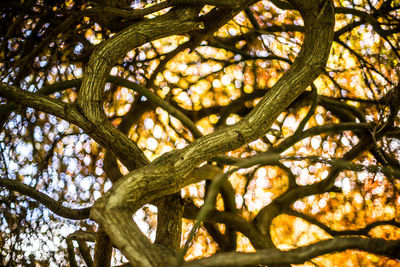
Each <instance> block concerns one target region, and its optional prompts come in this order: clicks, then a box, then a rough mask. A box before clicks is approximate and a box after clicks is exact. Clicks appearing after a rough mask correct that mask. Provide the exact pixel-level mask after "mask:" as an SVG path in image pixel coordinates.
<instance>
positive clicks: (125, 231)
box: [80, 1, 334, 266]
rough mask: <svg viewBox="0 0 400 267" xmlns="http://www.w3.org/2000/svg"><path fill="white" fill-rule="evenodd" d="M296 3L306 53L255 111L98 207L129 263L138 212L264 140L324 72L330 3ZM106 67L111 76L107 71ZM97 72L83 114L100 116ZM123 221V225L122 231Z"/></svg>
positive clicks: (162, 162)
mask: <svg viewBox="0 0 400 267" xmlns="http://www.w3.org/2000/svg"><path fill="white" fill-rule="evenodd" d="M293 2H294V4H295V5H296V6H299V7H301V8H303V9H302V10H301V14H302V16H303V19H304V20H305V39H304V43H303V46H302V49H301V51H300V53H299V55H298V57H297V59H296V61H295V62H294V64H293V65H292V68H291V69H290V70H289V71H288V72H287V73H285V74H284V75H283V76H282V78H281V79H280V80H279V81H278V82H277V83H276V84H275V85H274V86H273V87H272V88H271V89H270V90H269V91H268V92H267V94H266V96H265V97H264V98H263V99H262V100H261V101H260V102H259V103H258V105H257V106H256V107H255V108H254V109H253V111H252V112H250V113H249V114H248V115H247V116H246V117H245V118H244V119H243V120H242V121H240V122H239V123H237V124H235V125H233V126H230V127H227V128H225V129H223V130H220V131H217V132H214V133H213V134H210V135H208V136H204V137H202V138H199V139H197V140H196V141H194V142H193V143H191V144H190V145H188V146H187V147H185V148H184V149H181V150H175V151H172V152H170V153H166V154H164V155H162V156H161V157H159V158H158V159H157V160H155V161H154V162H153V163H152V164H151V165H149V166H145V167H143V168H140V169H138V170H135V171H133V172H131V173H130V174H128V175H126V176H125V177H123V178H121V179H120V180H119V181H118V182H117V183H115V185H114V187H113V188H112V189H111V190H110V191H108V192H107V194H106V195H105V196H104V197H103V198H101V199H99V200H98V201H97V202H96V204H95V208H94V209H92V212H91V217H92V218H93V219H95V220H96V221H97V222H98V223H99V224H101V225H102V226H103V227H104V229H105V230H106V231H107V234H109V236H110V238H111V240H112V241H113V243H114V244H115V245H116V246H117V247H118V248H120V249H121V250H122V252H123V253H124V255H125V256H126V257H127V258H128V259H129V260H130V261H131V262H135V261H137V260H139V258H138V255H137V253H138V251H140V250H139V247H138V246H137V245H138V243H137V242H138V237H137V236H136V235H135V229H136V228H137V227H136V226H135V225H134V223H133V222H132V220H131V219H130V218H131V213H132V212H133V211H134V210H135V209H137V208H138V207H140V206H142V205H143V204H144V203H148V202H149V201H151V200H153V199H155V198H159V197H161V196H164V195H166V194H171V193H174V192H177V191H179V190H180V188H181V187H183V186H185V185H186V184H187V183H188V180H187V179H186V177H187V174H188V173H190V172H191V170H193V169H194V168H195V167H196V166H197V165H198V164H200V163H201V162H203V161H205V160H208V159H210V158H211V157H213V156H215V155H216V154H220V153H223V152H225V151H230V150H233V149H236V148H238V147H240V146H242V145H243V144H245V143H248V142H250V141H252V140H254V139H256V138H258V137H259V136H261V135H263V134H265V132H267V131H268V129H269V128H270V126H271V125H272V123H273V122H274V121H275V119H276V118H277V117H278V115H279V114H280V113H281V111H282V110H284V109H285V108H286V107H287V106H288V105H289V104H290V103H291V102H292V101H293V100H294V99H295V98H296V97H297V96H298V95H299V94H300V93H301V92H303V91H304V90H305V89H306V88H307V86H309V85H310V84H311V82H312V81H313V80H314V79H315V78H316V77H317V76H318V75H319V74H320V73H321V72H322V71H323V69H324V66H325V63H326V60H327V58H328V55H329V51H330V47H331V44H332V41H333V34H334V31H333V24H334V12H333V4H332V2H331V1H327V2H325V4H324V5H323V6H322V7H320V6H319V1H307V3H306V4H304V3H303V2H302V1H293ZM110 40H111V39H110ZM110 49H113V48H112V47H111V48H110ZM101 58H104V57H101ZM92 64H93V63H92ZM104 64H105V62H104ZM96 67H97V66H96ZM104 67H105V68H106V71H107V69H108V67H107V66H104ZM97 71H99V69H97ZM97 71H94V72H92V74H91V75H89V76H90V77H88V78H87V79H86V83H85V79H84V82H83V86H82V88H86V89H85V90H86V91H85V90H84V91H82V90H81V92H80V95H81V94H82V97H83V98H81V100H80V103H81V104H85V105H88V106H86V107H83V109H84V110H86V111H85V114H87V113H90V112H92V111H93V112H96V111H95V110H96V109H97V108H96V107H95V106H94V105H92V104H89V102H90V101H92V102H93V101H100V100H101V99H100V98H99V96H100V95H101V94H100V95H96V94H94V93H93V92H88V91H90V90H89V88H95V89H96V90H99V88H96V86H95V85H99V84H101V83H97V82H96V81H94V80H95V79H100V80H101V79H104V78H103V77H102V75H100V77H99V76H96V75H94V74H99V73H96V72H97ZM93 86H94V87H93ZM84 92H86V93H88V94H89V95H86V93H84ZM93 94H94V95H93ZM96 105H98V104H96ZM97 111H98V110H97ZM96 113H97V112H96ZM96 113H94V114H93V113H92V114H91V115H90V116H91V118H90V120H95V121H96V122H100V123H101V118H100V117H98V116H99V114H98V113H97V115H96ZM121 220H124V224H123V225H121V223H120V222H121ZM143 245H144V244H143ZM148 245H150V244H148ZM148 256H149V255H146V257H143V255H141V257H140V259H141V260H143V262H142V264H143V266H147V265H149V266H151V265H153V264H155V263H156V262H152V263H151V262H149V261H150V260H151V258H149V257H148Z"/></svg>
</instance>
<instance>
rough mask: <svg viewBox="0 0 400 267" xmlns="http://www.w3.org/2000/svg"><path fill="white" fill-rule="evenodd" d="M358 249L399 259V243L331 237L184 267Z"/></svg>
mask: <svg viewBox="0 0 400 267" xmlns="http://www.w3.org/2000/svg"><path fill="white" fill-rule="evenodd" d="M347 249H359V250H363V251H367V252H371V253H375V254H378V255H383V256H387V257H390V258H394V259H400V253H399V251H400V241H392V240H385V239H371V238H360V237H342V238H334V239H329V240H325V241H321V242H317V243H315V244H312V245H309V246H305V247H301V248H297V249H293V250H289V251H280V250H277V249H266V250H259V251H257V252H255V253H238V252H226V253H219V254H216V255H214V256H211V257H209V258H204V259H200V260H195V261H191V262H188V263H187V264H185V265H184V266H186V267H200V266H201V267H205V266H207V267H212V266H213V267H223V266H250V265H251V266H254V265H257V264H262V265H266V264H267V265H270V264H302V263H304V262H305V261H307V260H310V259H312V258H315V257H318V256H320V255H324V254H327V253H332V252H340V251H344V250H347Z"/></svg>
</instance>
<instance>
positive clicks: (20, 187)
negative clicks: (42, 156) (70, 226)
mask: <svg viewBox="0 0 400 267" xmlns="http://www.w3.org/2000/svg"><path fill="white" fill-rule="evenodd" d="M0 186H1V187H5V188H7V189H9V190H13V191H17V192H19V193H21V194H24V195H27V196H28V197H31V198H33V199H34V200H36V201H38V202H39V203H40V204H42V205H44V206H45V207H46V208H48V209H50V210H51V211H52V212H54V213H55V214H57V215H58V216H61V217H63V218H67V219H72V220H84V219H87V218H89V213H90V209H91V208H83V209H71V208H67V207H64V206H62V205H61V204H60V203H59V202H57V201H55V200H54V199H52V198H51V197H49V196H48V195H46V194H44V193H41V192H39V191H37V190H35V189H34V188H33V187H30V186H28V185H25V184H23V183H20V182H18V181H15V180H11V179H0Z"/></svg>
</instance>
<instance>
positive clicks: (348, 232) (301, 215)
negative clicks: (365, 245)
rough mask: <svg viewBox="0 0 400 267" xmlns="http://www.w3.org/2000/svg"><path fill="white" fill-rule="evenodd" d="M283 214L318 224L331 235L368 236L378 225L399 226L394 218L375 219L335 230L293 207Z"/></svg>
mask: <svg viewBox="0 0 400 267" xmlns="http://www.w3.org/2000/svg"><path fill="white" fill-rule="evenodd" d="M284 213H285V214H287V215H291V216H295V217H299V218H301V219H303V220H305V221H307V222H309V223H311V224H314V225H316V226H318V227H319V228H321V229H322V230H324V231H325V232H327V233H328V234H330V235H331V236H341V235H342V236H343V235H364V236H369V231H370V230H371V229H373V228H375V227H378V226H382V225H392V226H396V227H399V228H400V223H399V222H396V221H395V220H394V219H393V220H387V221H376V222H373V223H370V224H368V225H366V226H365V227H363V228H360V229H358V230H343V231H337V230H332V229H331V228H330V227H328V226H327V225H325V224H323V223H321V222H320V221H318V220H317V219H315V218H313V217H311V216H309V215H307V214H304V213H302V212H298V211H297V210H293V209H288V210H286V211H284Z"/></svg>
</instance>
